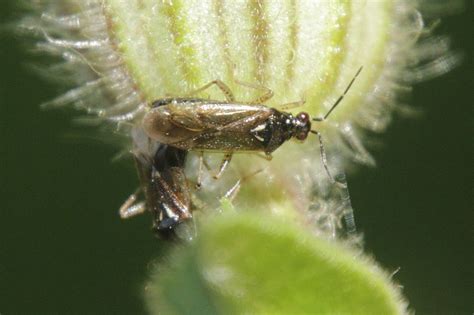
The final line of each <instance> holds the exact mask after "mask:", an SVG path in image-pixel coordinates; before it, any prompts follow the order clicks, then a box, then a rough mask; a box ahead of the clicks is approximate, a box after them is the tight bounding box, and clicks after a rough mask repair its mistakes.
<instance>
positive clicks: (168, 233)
mask: <svg viewBox="0 0 474 315" xmlns="http://www.w3.org/2000/svg"><path fill="white" fill-rule="evenodd" d="M132 138H133V140H134V144H135V148H134V150H133V151H132V152H133V156H134V160H135V165H136V168H137V171H138V177H139V180H140V188H139V189H137V190H136V191H135V192H134V193H133V194H131V195H130V196H129V197H128V199H127V200H126V201H125V202H124V203H123V205H122V206H121V207H120V209H119V214H120V217H121V218H122V219H128V218H130V217H133V216H136V215H138V214H141V213H143V212H145V211H146V210H148V211H149V212H151V214H152V216H153V230H154V231H155V232H156V234H157V235H158V236H159V237H160V238H162V239H180V238H181V239H182V238H186V239H192V238H193V236H194V235H193V233H190V232H192V231H194V232H195V229H194V226H192V225H191V224H189V225H191V226H187V227H188V229H182V230H181V231H180V233H179V235H178V234H177V233H176V228H177V227H178V226H179V225H183V224H185V223H192V222H193V221H192V219H193V215H192V212H193V210H195V208H196V207H195V204H194V203H193V201H194V202H197V200H196V199H193V198H192V197H193V196H192V193H191V190H190V188H189V184H188V182H189V181H188V179H187V178H186V174H185V163H186V158H187V155H188V151H186V150H182V149H178V148H175V147H172V146H169V145H166V144H160V143H156V142H153V141H151V139H149V138H148V137H147V136H146V135H145V134H144V133H143V131H142V130H134V131H133V132H132ZM261 171H262V170H258V171H256V172H254V173H251V174H249V175H247V176H245V177H242V178H240V179H239V180H237V182H236V183H235V184H234V185H233V186H232V187H231V188H230V189H229V190H228V191H227V192H226V193H225V195H224V197H225V198H227V199H229V200H230V201H232V200H233V199H234V198H235V197H236V196H237V194H238V192H239V190H240V187H241V184H242V182H243V181H246V180H248V179H249V178H251V177H252V176H254V175H256V174H258V173H260V172H261ZM140 194H143V196H144V199H145V200H144V201H137V200H138V197H139V195H140ZM183 232H184V233H183Z"/></svg>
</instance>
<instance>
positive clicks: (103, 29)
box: [21, 0, 459, 238]
mask: <svg viewBox="0 0 474 315" xmlns="http://www.w3.org/2000/svg"><path fill="white" fill-rule="evenodd" d="M437 5H438V6H439V5H440V4H439V3H436V4H433V5H431V6H429V5H424V6H423V8H425V9H426V10H427V11H428V12H429V15H430V17H432V16H434V14H433V12H434V11H441V9H444V8H445V6H446V7H448V6H449V3H446V4H445V6H442V7H441V9H440V8H436V6H437ZM432 21H433V22H431V23H430V24H428V25H425V21H424V20H423V18H422V15H421V13H420V11H419V8H418V7H417V2H414V1H409V0H398V1H388V0H387V1H349V2H336V1H333V2H329V1H285V2H283V1H272V2H268V3H263V2H261V1H253V2H243V1H236V2H234V1H230V0H229V1H212V0H208V1H199V2H193V1H174V2H167V1H145V2H132V1H121V0H87V1H79V0H67V1H53V0H49V1H47V0H45V1H35V2H34V3H33V10H32V11H31V14H30V15H29V16H28V17H27V18H25V19H24V20H23V21H22V22H21V26H22V27H23V28H24V29H28V30H31V31H33V32H35V33H36V34H37V35H38V36H37V38H39V41H37V44H36V48H37V50H38V51H40V52H43V53H47V54H51V55H54V56H57V57H58V59H59V60H61V62H60V63H58V64H56V65H53V66H51V68H49V69H48V71H46V72H47V75H48V76H50V77H52V78H55V79H57V78H61V79H62V78H64V80H65V81H66V80H67V81H68V82H70V83H71V85H72V86H73V87H72V88H71V89H70V90H69V91H67V92H66V93H64V94H63V95H61V96H59V97H57V98H56V99H54V100H52V101H50V102H48V103H47V104H45V106H52V107H66V106H67V107H73V108H76V109H80V110H84V111H85V112H87V113H90V114H92V116H91V117H93V118H94V119H95V120H96V122H97V123H98V124H99V125H107V126H114V125H117V126H118V127H119V129H120V130H122V131H123V134H124V135H125V137H124V140H123V146H124V148H125V149H129V147H130V143H131V142H132V139H131V136H130V135H131V130H132V129H133V128H140V126H141V118H142V116H143V115H144V113H145V112H146V111H147V109H148V104H150V103H151V102H152V101H154V100H156V99H159V98H163V97H165V96H167V95H177V96H179V95H185V94H186V93H188V92H190V91H192V90H194V89H196V88H198V87H200V86H202V85H204V84H205V83H207V82H210V81H212V80H214V79H221V80H223V81H224V82H226V83H227V84H229V85H230V87H231V88H232V89H233V90H235V92H236V95H238V99H239V100H240V99H242V100H246V99H249V98H250V97H252V96H254V92H253V91H249V90H245V89H243V88H242V87H240V86H239V85H238V84H235V81H234V80H235V79H238V80H241V81H246V82H256V83H259V84H261V85H264V86H267V87H269V88H271V89H272V90H273V91H274V92H275V96H274V97H273V98H272V99H271V101H270V102H269V105H271V106H275V107H277V108H278V104H283V103H287V102H291V101H298V100H301V99H303V98H304V99H305V100H306V105H305V106H304V107H303V109H304V110H305V111H307V112H309V113H310V114H311V115H313V116H321V115H323V114H324V113H325V112H326V111H327V110H328V109H329V107H330V106H331V104H333V103H334V101H335V100H336V99H337V97H339V96H340V95H341V93H342V92H343V91H344V88H345V87H346V86H347V84H348V82H349V81H350V79H351V78H352V77H353V75H354V73H355V72H356V70H357V69H358V68H359V67H360V66H363V67H364V70H363V72H362V74H361V76H360V78H358V79H357V81H356V82H355V84H354V86H353V87H352V88H351V90H350V91H349V92H348V94H347V95H346V96H345V98H344V100H343V102H342V103H341V104H340V105H339V106H338V108H337V110H336V111H335V112H334V113H333V114H332V116H331V117H330V119H328V121H327V122H325V123H324V124H318V125H317V126H316V128H318V129H321V131H322V134H323V136H324V139H325V146H326V148H327V154H328V164H329V166H330V168H331V170H332V172H334V174H335V175H337V174H340V173H341V174H342V173H343V170H344V169H345V168H346V167H347V166H348V165H350V164H352V161H354V160H355V161H358V162H361V163H366V164H374V161H373V159H372V157H371V156H370V154H369V153H368V151H367V150H366V149H365V147H364V144H365V142H366V141H365V138H366V137H365V135H364V133H365V131H372V132H382V131H383V130H384V129H385V127H386V126H387V124H388V123H389V122H390V119H391V116H392V113H393V112H394V111H397V110H399V111H406V109H407V107H406V106H405V105H403V103H402V102H401V101H400V95H403V94H406V92H409V91H410V89H411V85H412V84H413V83H415V82H419V81H421V80H424V79H429V78H432V77H435V76H438V75H441V74H443V73H445V72H447V71H449V70H450V69H452V68H453V67H454V66H455V65H456V64H457V63H458V62H459V55H457V54H455V53H453V52H451V51H450V49H449V40H448V39H447V38H446V37H444V36H435V35H433V34H432V31H431V29H432V28H433V26H434V21H435V20H434V19H432ZM206 93H209V94H210V95H209V97H212V98H218V99H219V98H221V96H220V95H219V94H216V91H214V90H210V91H206ZM298 110H299V109H298ZM315 125H316V124H315ZM316 141H317V139H316V138H315V137H313V140H312V141H311V142H312V143H311V144H310V143H308V142H310V141H306V143H305V144H284V145H283V147H282V148H280V149H279V150H277V151H276V152H275V154H274V158H273V161H272V162H270V163H268V162H266V161H263V160H261V159H259V158H258V157H254V156H251V155H248V154H246V155H239V156H237V157H236V158H234V160H233V162H232V164H233V169H232V170H230V171H229V172H227V173H228V174H225V176H223V178H222V179H221V180H219V181H214V180H212V179H211V178H210V177H209V178H207V179H206V178H205V179H204V187H205V189H203V190H205V192H201V193H199V195H201V197H203V199H205V200H207V201H209V203H210V204H212V203H214V204H215V199H216V196H222V195H224V194H225V190H226V187H231V185H232V183H234V182H235V180H236V179H237V178H241V177H242V176H245V175H246V174H249V173H252V171H255V170H256V169H264V171H263V172H262V174H260V175H257V176H255V180H252V181H249V183H248V184H246V187H243V189H242V190H243V191H242V192H241V198H239V200H240V201H241V203H242V208H245V206H247V207H250V208H256V209H260V210H262V211H266V212H270V213H279V214H283V215H289V216H290V217H291V218H295V217H298V218H296V219H297V220H300V221H301V218H303V219H302V221H303V222H306V223H308V224H310V226H313V227H315V231H316V233H318V234H321V235H326V236H328V237H329V238H334V237H336V236H337V233H338V232H337V231H338V230H339V229H340V222H341V219H342V218H343V217H344V216H346V217H349V216H347V207H350V205H347V204H344V202H339V203H336V204H333V200H334V199H333V197H331V196H332V194H333V192H332V189H333V188H332V186H331V185H329V184H328V183H329V181H328V180H327V177H326V174H325V173H324V170H323V168H322V165H321V161H320V160H319V152H318V147H317V145H315V142H316ZM219 159H220V156H218V157H211V158H210V164H212V165H214V164H216V163H217V161H218V160H219ZM187 168H188V172H189V173H190V176H189V177H190V178H193V177H195V176H196V169H197V161H196V160H195V159H194V160H193V159H191V160H190V161H189V163H188V167H187ZM345 195H346V193H343V196H342V197H344V196H345ZM339 197H341V196H339ZM347 198H348V196H347ZM344 207H346V208H344ZM287 208H290V209H297V210H299V211H301V212H302V213H304V215H301V216H300V215H296V216H295V215H294V214H292V213H289V214H288V213H286V212H285V211H286V210H285V209H287ZM308 209H310V210H309V211H308ZM311 209H313V210H311Z"/></svg>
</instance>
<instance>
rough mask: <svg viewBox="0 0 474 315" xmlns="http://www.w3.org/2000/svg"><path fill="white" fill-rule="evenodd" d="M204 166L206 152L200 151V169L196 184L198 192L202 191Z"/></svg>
mask: <svg viewBox="0 0 474 315" xmlns="http://www.w3.org/2000/svg"><path fill="white" fill-rule="evenodd" d="M203 165H204V152H202V151H200V152H199V169H198V175H197V180H196V181H197V182H196V190H199V189H201V186H202V184H201V181H202V174H203V169H202V167H203Z"/></svg>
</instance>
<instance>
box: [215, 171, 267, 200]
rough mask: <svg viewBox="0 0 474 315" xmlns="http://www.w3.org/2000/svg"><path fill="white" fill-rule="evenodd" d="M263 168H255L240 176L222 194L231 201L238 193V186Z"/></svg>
mask: <svg viewBox="0 0 474 315" xmlns="http://www.w3.org/2000/svg"><path fill="white" fill-rule="evenodd" d="M263 170H264V169H263V168H261V169H259V170H256V171H255V172H253V173H250V174H247V175H245V176H244V177H242V178H240V179H239V180H238V181H237V182H236V183H235V184H234V186H232V187H231V188H230V189H229V190H228V191H227V192H226V193H225V195H224V197H225V198H227V199H229V201H233V200H234V199H235V197H237V195H238V194H239V191H240V187H242V183H243V182H246V181H248V180H249V179H250V178H252V177H254V176H255V175H257V174H258V173H261V172H262V171H263Z"/></svg>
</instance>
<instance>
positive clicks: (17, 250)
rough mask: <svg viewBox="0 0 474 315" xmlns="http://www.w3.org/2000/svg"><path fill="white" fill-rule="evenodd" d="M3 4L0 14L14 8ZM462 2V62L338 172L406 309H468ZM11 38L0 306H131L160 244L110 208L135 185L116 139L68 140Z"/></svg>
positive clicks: (2, 60)
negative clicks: (354, 163)
mask: <svg viewBox="0 0 474 315" xmlns="http://www.w3.org/2000/svg"><path fill="white" fill-rule="evenodd" d="M13 3H15V1H5V0H4V1H2V3H1V4H0V14H1V22H2V23H3V22H5V21H8V20H12V19H14V18H15V12H14V10H13V8H12V4H13ZM472 21H474V16H473V11H472V9H471V10H469V9H466V11H465V12H464V13H463V14H461V15H457V16H453V17H448V18H446V19H444V21H443V23H442V25H441V26H440V28H439V30H438V32H440V33H445V34H451V37H452V40H453V43H454V44H453V46H454V48H455V49H458V50H461V51H463V52H464V53H465V55H466V58H465V61H464V63H463V64H462V65H461V66H460V67H458V68H457V69H455V70H454V71H452V72H450V73H449V74H447V75H445V76H443V77H441V78H438V79H435V80H432V81H429V82H426V83H423V84H419V85H417V86H416V88H415V90H414V93H413V97H412V100H411V104H413V106H414V107H415V108H417V109H421V110H422V111H423V113H424V114H423V116H421V117H420V118H415V119H401V118H395V119H394V122H393V123H392V125H391V127H390V128H389V130H388V131H387V132H386V134H384V135H382V136H378V140H380V142H381V143H383V146H382V147H380V148H374V149H372V152H373V154H374V156H375V158H376V160H377V162H378V167H377V168H375V169H368V168H361V169H360V171H359V172H358V173H357V174H353V175H352V176H350V178H349V185H350V189H351V193H352V202H353V206H354V208H355V211H356V213H355V214H356V220H357V224H358V228H359V230H360V231H361V232H362V233H363V234H364V236H365V242H366V251H367V252H368V253H370V254H372V255H373V256H374V257H375V258H376V259H377V261H379V262H380V263H381V264H382V265H383V266H384V267H386V268H387V269H388V270H395V269H396V268H397V267H401V270H400V271H399V272H398V273H397V275H396V276H395V278H396V279H397V280H398V281H399V282H400V283H401V284H402V285H403V286H404V292H405V295H406V296H407V297H408V299H409V301H410V304H411V307H412V308H413V309H415V310H416V314H472V312H473V311H474V299H473V297H474V287H473V285H474V276H473V271H472V269H473V267H474V264H473V254H472V253H473V246H472V244H473V211H472V194H471V189H472V174H473V172H472V171H473V169H472V150H471V149H472V146H471V142H472V132H473V128H472V120H471V119H472V105H471V102H472V96H473V93H472V91H473V89H474V85H473V70H474V68H473V64H472V49H473V44H474V42H473V37H472V36H473V35H472V31H473V24H472ZM23 46H24V43H22V39H21V38H18V37H16V36H13V35H12V34H9V33H8V32H4V31H3V32H1V33H0V80H1V81H0V137H1V146H0V187H1V188H0V313H1V314H2V315H7V314H52V313H57V314H72V313H77V314H85V313H87V314H104V313H115V314H132V313H133V314H139V313H143V312H144V308H143V303H142V300H141V292H142V291H143V289H144V281H145V279H146V277H147V273H148V272H149V269H150V261H152V260H153V259H154V258H157V257H159V255H160V252H161V250H162V245H163V244H160V243H159V242H158V241H157V240H155V239H154V238H153V236H152V234H151V232H150V220H149V218H148V217H147V216H143V217H141V218H137V219H133V220H130V221H127V222H123V221H121V220H120V219H119V217H118V215H117V208H118V207H119V205H120V204H121V202H122V201H123V200H124V199H125V198H126V197H127V196H128V194H129V193H131V192H132V190H133V189H134V187H135V185H136V179H135V173H134V169H133V167H132V165H131V164H127V163H125V162H119V163H112V162H111V159H112V157H113V156H114V154H116V152H117V150H116V148H115V147H112V146H108V145H104V144H102V143H99V142H97V141H87V140H82V141H78V140H74V141H72V140H68V139H66V138H65V137H64V135H66V134H69V133H70V132H71V130H73V129H74V128H73V127H71V119H72V118H73V117H75V113H74V112H71V111H42V110H40V109H39V107H38V105H39V103H41V102H44V101H46V100H49V99H51V98H52V97H53V96H55V95H57V94H58V88H57V86H55V85H54V84H51V83H47V82H45V81H44V80H41V79H39V78H38V77H37V76H36V75H35V74H33V73H32V72H31V71H29V70H28V65H27V63H28V62H30V61H31V58H30V57H29V56H28V54H27V53H26V52H25V51H24V49H23Z"/></svg>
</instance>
